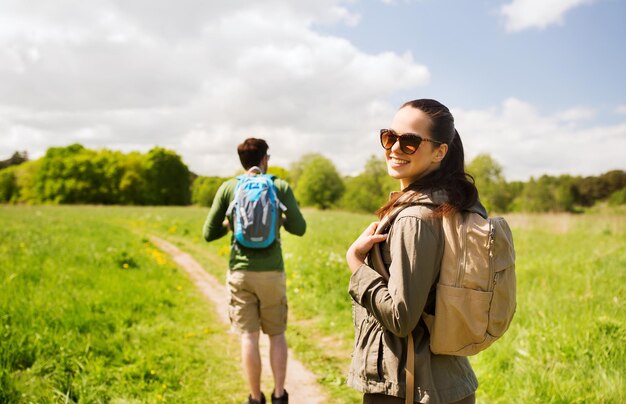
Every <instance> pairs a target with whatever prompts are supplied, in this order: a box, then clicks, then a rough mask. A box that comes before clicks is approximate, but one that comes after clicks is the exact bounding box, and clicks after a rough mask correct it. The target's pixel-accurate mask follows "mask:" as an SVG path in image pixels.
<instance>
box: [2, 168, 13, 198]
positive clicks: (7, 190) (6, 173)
mask: <svg viewBox="0 0 626 404" xmlns="http://www.w3.org/2000/svg"><path fill="white" fill-rule="evenodd" d="M16 194H17V182H16V180H15V169H14V168H5V169H4V170H1V171H0V202H10V201H11V200H12V198H13V197H14V195H16Z"/></svg>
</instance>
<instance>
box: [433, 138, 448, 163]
mask: <svg viewBox="0 0 626 404" xmlns="http://www.w3.org/2000/svg"><path fill="white" fill-rule="evenodd" d="M446 154H448V145H447V144H445V143H444V144H440V145H439V147H438V148H437V149H436V150H435V156H434V158H433V163H440V162H441V160H443V158H444V157H446Z"/></svg>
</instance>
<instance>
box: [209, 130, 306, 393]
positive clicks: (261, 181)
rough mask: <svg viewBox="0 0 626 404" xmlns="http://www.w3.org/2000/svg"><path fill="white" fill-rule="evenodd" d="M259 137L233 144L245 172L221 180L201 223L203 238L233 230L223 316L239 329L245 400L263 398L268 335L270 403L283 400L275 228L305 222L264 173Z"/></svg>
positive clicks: (282, 298)
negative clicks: (263, 347)
mask: <svg viewBox="0 0 626 404" xmlns="http://www.w3.org/2000/svg"><path fill="white" fill-rule="evenodd" d="M267 150H268V145H267V143H266V142H265V140H263V139H255V138H249V139H246V140H245V141H244V142H243V143H242V144H240V145H239V146H238V147H237V152H238V154H239V160H240V161H241V165H242V166H243V168H244V169H245V170H246V173H245V174H243V175H240V176H238V177H236V178H233V179H230V180H228V181H226V182H224V183H223V184H222V185H221V186H220V188H219V190H218V191H217V194H216V195H215V199H214V200H213V204H212V205H211V210H210V212H209V215H208V217H207V219H206V222H205V223H204V228H203V235H204V238H205V240H207V241H212V240H216V239H218V238H220V237H223V236H225V235H226V234H227V233H228V230H229V229H232V230H233V234H232V246H231V251H230V260H229V271H228V280H227V283H228V289H229V293H230V303H229V309H228V310H229V317H230V321H231V326H232V328H233V330H235V331H238V332H239V333H240V334H241V355H242V364H243V369H244V372H245V377H246V380H247V382H248V386H249V388H250V395H249V396H248V403H254V404H257V403H265V396H264V394H263V393H262V392H261V355H260V352H259V331H260V330H263V332H264V333H265V334H267V335H269V341H270V365H271V368H272V374H273V376H274V391H273V392H272V396H271V397H272V403H288V400H289V395H288V394H287V391H286V390H285V386H284V385H285V376H286V373H287V340H286V338H285V330H286V328H287V294H286V284H285V270H284V263H283V256H282V250H281V243H280V227H281V225H282V227H284V228H285V230H287V231H288V232H289V233H292V234H295V235H297V236H302V235H304V232H305V231H306V222H305V220H304V218H303V217H302V213H301V212H300V209H299V208H298V204H297V202H296V199H295V197H294V195H293V191H292V190H291V187H290V186H289V184H288V183H287V182H286V181H284V180H281V179H279V178H276V177H275V176H271V175H267V174H266V172H267V167H268V161H269V158H270V156H269V154H267Z"/></svg>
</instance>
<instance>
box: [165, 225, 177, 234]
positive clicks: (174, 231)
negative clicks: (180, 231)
mask: <svg viewBox="0 0 626 404" xmlns="http://www.w3.org/2000/svg"><path fill="white" fill-rule="evenodd" d="M176 230H177V227H176V225H175V224H174V225H172V226H171V227H170V228H169V229H167V232H168V233H170V234H176Z"/></svg>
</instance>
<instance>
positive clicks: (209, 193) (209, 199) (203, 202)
mask: <svg viewBox="0 0 626 404" xmlns="http://www.w3.org/2000/svg"><path fill="white" fill-rule="evenodd" d="M225 180H226V179H225V178H222V177H202V176H200V177H198V178H196V180H195V181H194V182H193V184H192V186H191V202H192V203H193V204H195V205H200V206H211V205H212V204H213V199H214V198H215V194H216V193H217V190H218V189H219V187H220V185H222V183H223V182H224V181H225Z"/></svg>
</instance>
